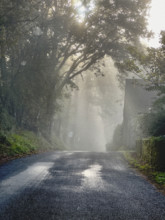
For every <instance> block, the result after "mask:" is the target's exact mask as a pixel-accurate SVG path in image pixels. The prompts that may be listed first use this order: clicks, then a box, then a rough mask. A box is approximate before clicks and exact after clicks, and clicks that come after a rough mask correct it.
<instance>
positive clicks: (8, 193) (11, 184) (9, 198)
mask: <svg viewBox="0 0 165 220" xmlns="http://www.w3.org/2000/svg"><path fill="white" fill-rule="evenodd" d="M0 219H1V220H8V219H11V220H12V219H16V220H26V219H28V220H33V219H34V220H38V219H40V220H42V219H43V220H49V219H50V220H57V219H62V220H63V219H64V220H72V219H75V220H78V219H81V220H88V219H91V220H93V219H101V220H106V219H112V220H120V219H122V220H143V219H147V220H165V197H164V196H163V195H162V194H161V193H159V192H158V191H157V190H156V189H155V187H154V186H152V185H151V184H150V183H148V182H147V181H146V180H145V179H144V178H143V177H141V176H140V175H139V174H138V173H136V171H134V170H133V169H131V168H129V166H128V164H127V162H126V161H125V160H124V158H123V157H122V155H121V154H120V153H113V152H111V153H88V152H55V153H47V154H43V155H34V156H31V157H27V158H22V159H17V160H14V161H12V162H10V163H8V164H6V165H3V166H1V167H0Z"/></svg>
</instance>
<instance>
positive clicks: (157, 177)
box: [123, 151, 165, 194]
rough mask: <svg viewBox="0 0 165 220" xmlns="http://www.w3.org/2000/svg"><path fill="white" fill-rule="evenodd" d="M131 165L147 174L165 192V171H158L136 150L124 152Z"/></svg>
mask: <svg viewBox="0 0 165 220" xmlns="http://www.w3.org/2000/svg"><path fill="white" fill-rule="evenodd" d="M123 154H124V156H125V158H126V160H127V161H128V162H129V164H130V165H131V167H133V168H136V169H137V170H138V171H139V172H140V173H142V174H143V175H145V176H146V177H147V179H148V180H149V181H151V182H152V183H153V184H154V185H155V186H156V187H157V188H158V189H159V190H160V191H161V192H163V193H164V194H165V172H160V171H156V170H155V169H154V168H153V167H152V166H151V165H150V164H149V163H147V162H144V160H142V159H140V158H139V157H138V156H137V154H136V153H135V152H129V151H125V152H123Z"/></svg>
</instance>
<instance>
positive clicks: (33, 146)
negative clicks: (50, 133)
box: [0, 131, 65, 164]
mask: <svg viewBox="0 0 165 220" xmlns="http://www.w3.org/2000/svg"><path fill="white" fill-rule="evenodd" d="M51 150H65V147H64V145H63V144H62V143H61V142H60V140H58V139H57V138H54V139H53V141H52V143H50V142H48V141H47V140H46V139H44V138H43V137H41V136H37V135H36V134H34V133H33V132H29V131H17V132H16V133H7V134H3V133H0V164H2V163H4V162H6V161H8V160H12V159H15V158H19V157H24V156H26V155H31V154H36V153H41V152H46V151H51Z"/></svg>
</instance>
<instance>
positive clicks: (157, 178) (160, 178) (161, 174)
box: [153, 172, 165, 185]
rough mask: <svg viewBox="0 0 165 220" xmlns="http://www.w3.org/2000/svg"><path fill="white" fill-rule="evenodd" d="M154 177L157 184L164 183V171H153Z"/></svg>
mask: <svg viewBox="0 0 165 220" xmlns="http://www.w3.org/2000/svg"><path fill="white" fill-rule="evenodd" d="M153 176H154V179H155V181H156V182H157V183H158V184H161V185H165V173H164V172H154V173H153Z"/></svg>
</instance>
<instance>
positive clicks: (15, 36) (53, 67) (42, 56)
mask: <svg viewBox="0 0 165 220" xmlns="http://www.w3.org/2000/svg"><path fill="white" fill-rule="evenodd" d="M149 3H150V0H87V1H75V0H72V1H71V0H69V1H63V0H42V1H39V0H30V1H22V0H21V1H20V0H1V3H0V91H1V95H0V106H1V109H2V110H1V114H2V113H3V114H8V115H10V116H12V117H13V118H14V120H15V121H16V124H17V125H18V126H23V127H25V128H28V129H31V130H34V131H36V132H41V133H44V131H47V132H49V130H50V129H51V122H52V117H53V115H54V113H55V111H56V110H57V109H58V105H57V102H56V100H57V98H59V97H60V96H61V94H62V90H63V88H64V86H66V85H69V86H70V87H75V82H74V77H76V76H77V75H79V74H82V73H83V72H85V71H86V70H88V69H90V68H91V69H92V68H94V69H95V71H98V72H99V71H100V69H99V62H100V61H102V59H103V58H104V56H105V55H108V56H110V57H111V58H112V59H113V60H114V61H116V62H118V61H120V62H121V61H122V60H123V59H126V57H128V55H129V54H130V51H129V50H128V47H129V46H134V45H136V44H138V43H139V39H140V37H145V36H147V34H148V32H147V29H146V15H147V9H148V6H149Z"/></svg>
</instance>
